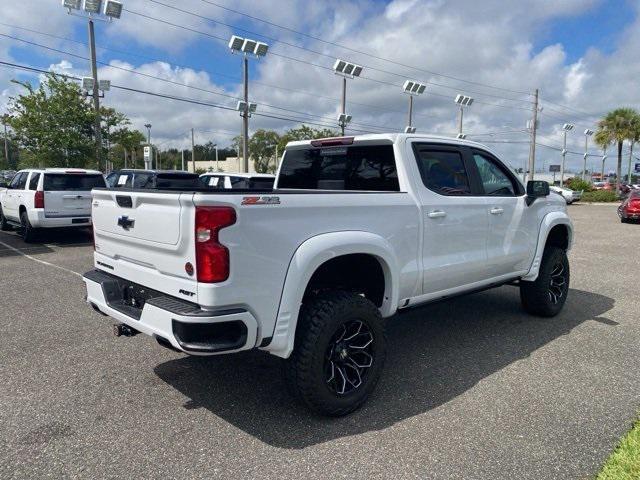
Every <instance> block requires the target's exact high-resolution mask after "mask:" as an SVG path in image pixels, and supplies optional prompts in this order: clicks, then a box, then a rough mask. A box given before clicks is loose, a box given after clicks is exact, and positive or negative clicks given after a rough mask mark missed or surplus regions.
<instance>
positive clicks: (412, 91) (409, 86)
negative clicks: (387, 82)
mask: <svg viewBox="0 0 640 480" xmlns="http://www.w3.org/2000/svg"><path fill="white" fill-rule="evenodd" d="M426 88H427V86H426V85H425V84H424V83H418V82H414V81H412V80H407V81H406V82H404V85H403V86H402V91H403V92H404V93H406V94H407V95H409V114H408V117H407V126H406V127H405V129H404V133H416V127H414V126H413V97H415V96H417V95H422V94H423V93H424V91H425V90H426Z"/></svg>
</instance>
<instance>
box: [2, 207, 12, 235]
mask: <svg viewBox="0 0 640 480" xmlns="http://www.w3.org/2000/svg"><path fill="white" fill-rule="evenodd" d="M9 230H11V225H9V222H7V219H6V217H5V216H4V214H3V213H2V207H0V231H3V232H8V231H9Z"/></svg>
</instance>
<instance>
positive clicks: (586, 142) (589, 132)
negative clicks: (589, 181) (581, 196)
mask: <svg viewBox="0 0 640 480" xmlns="http://www.w3.org/2000/svg"><path fill="white" fill-rule="evenodd" d="M594 133H595V132H594V131H593V130H590V129H588V128H587V129H586V130H585V131H584V162H583V164H582V181H583V182H584V181H585V180H586V175H587V157H588V156H589V153H588V152H589V137H590V136H591V135H593V134H594Z"/></svg>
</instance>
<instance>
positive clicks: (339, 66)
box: [333, 58, 362, 136]
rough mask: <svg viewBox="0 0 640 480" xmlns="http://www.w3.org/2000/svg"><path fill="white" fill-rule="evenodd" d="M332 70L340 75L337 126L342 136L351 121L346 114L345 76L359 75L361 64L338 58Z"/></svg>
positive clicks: (349, 116)
mask: <svg viewBox="0 0 640 480" xmlns="http://www.w3.org/2000/svg"><path fill="white" fill-rule="evenodd" d="M333 71H334V73H335V74H336V75H340V76H341V77H342V102H341V105H340V106H341V109H340V115H339V116H338V126H339V127H340V131H341V132H342V135H343V136H344V129H345V128H346V126H347V124H348V123H349V122H350V121H351V115H347V112H346V108H347V78H356V77H359V76H360V74H361V73H362V66H360V65H356V64H355V63H351V62H347V61H345V60H340V59H339V58H338V59H337V60H336V63H334V64H333Z"/></svg>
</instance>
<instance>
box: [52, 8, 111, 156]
mask: <svg viewBox="0 0 640 480" xmlns="http://www.w3.org/2000/svg"><path fill="white" fill-rule="evenodd" d="M62 6H63V7H64V8H66V9H67V12H68V13H69V15H75V16H79V17H83V18H88V19H89V54H90V55H89V56H90V58H91V77H92V78H93V85H92V89H91V91H92V92H93V107H94V109H95V121H94V131H95V141H96V160H97V162H98V168H100V162H101V159H102V132H101V124H102V121H101V119H100V85H101V83H100V82H98V65H97V60H96V36H95V30H94V25H93V20H94V19H95V20H101V21H104V22H111V21H113V20H114V19H118V18H120V17H121V16H122V3H121V2H118V1H116V0H106V1H105V2H104V5H103V1H102V0H62ZM103 7H104V8H103ZM76 12H84V14H79V13H76ZM101 12H102V14H101ZM107 90H108V89H107ZM104 91H105V90H103V92H104Z"/></svg>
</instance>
